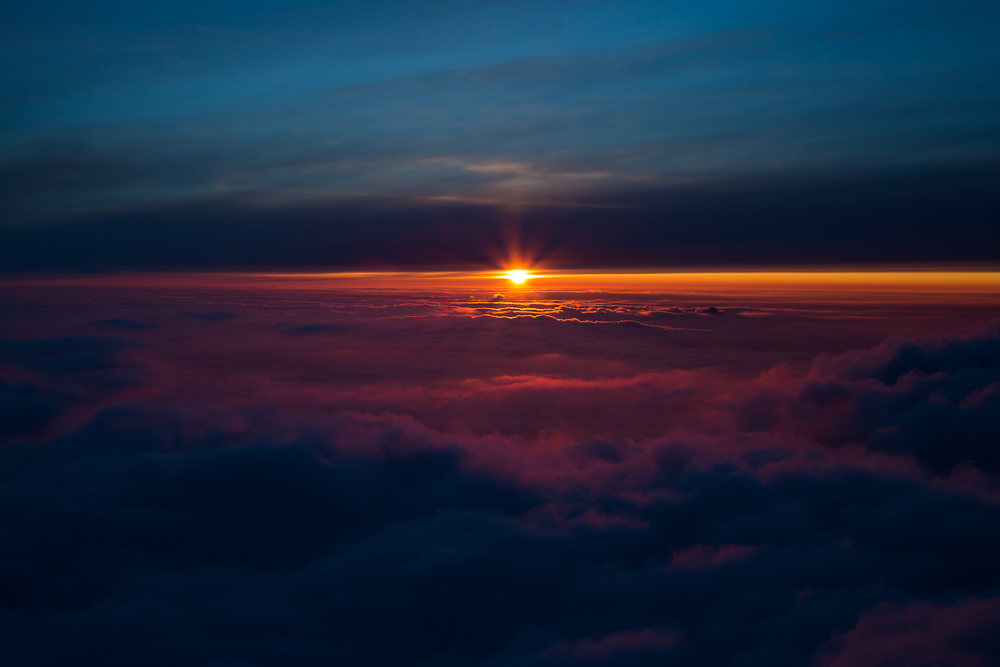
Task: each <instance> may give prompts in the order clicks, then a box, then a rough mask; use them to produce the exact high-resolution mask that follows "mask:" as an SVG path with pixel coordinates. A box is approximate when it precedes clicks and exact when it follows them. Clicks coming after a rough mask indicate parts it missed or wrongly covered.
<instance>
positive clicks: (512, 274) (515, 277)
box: [507, 271, 528, 285]
mask: <svg viewBox="0 0 1000 667" xmlns="http://www.w3.org/2000/svg"><path fill="white" fill-rule="evenodd" d="M507 279H508V280H510V281H511V282H513V283H517V284H518V285H520V284H521V283H523V282H524V281H525V280H527V279H528V272H527V271H508V272H507Z"/></svg>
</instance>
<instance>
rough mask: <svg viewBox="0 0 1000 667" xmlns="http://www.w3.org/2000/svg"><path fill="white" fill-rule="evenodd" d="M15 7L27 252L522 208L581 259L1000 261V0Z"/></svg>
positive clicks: (519, 213) (368, 226)
mask: <svg viewBox="0 0 1000 667" xmlns="http://www.w3.org/2000/svg"><path fill="white" fill-rule="evenodd" d="M0 12H2V14H0V25H2V28H0V30H2V33H0V44H2V46H0V49H2V51H0V52H2V53H3V56H2V57H3V59H4V61H5V63H6V67H4V68H3V72H2V75H0V76H2V79H0V85H2V91H3V92H2V100H3V106H2V111H0V114H2V116H0V117H2V128H3V129H2V133H0V155H2V156H3V158H2V163H0V170H2V172H3V185H2V186H0V204H2V207H3V212H4V213H3V223H2V224H3V227H2V229H0V236H2V237H3V238H4V239H5V243H4V244H3V245H6V246H7V248H8V251H7V253H6V254H5V253H2V252H0V260H2V261H3V262H4V263H5V264H7V265H8V266H9V267H11V268H37V267H46V266H62V265H66V266H71V265H80V266H82V265H87V264H93V263H96V264H100V265H105V264H106V265H115V264H132V265H136V266H144V265H149V266H164V265H178V266H188V265H214V264H219V265H239V264H251V265H257V264H260V265H281V264H293V265H300V264H301V265H321V264H323V262H324V259H323V258H324V257H330V258H331V259H330V261H331V262H332V263H334V264H356V263H364V262H366V261H369V259H371V258H375V259H377V260H384V261H387V262H390V263H392V262H395V263H407V262H412V261H415V260H414V258H413V257H412V256H404V255H405V253H403V254H401V253H400V249H399V246H400V243H401V242H400V239H401V238H404V237H406V238H409V239H410V241H409V242H410V244H411V246H412V242H413V238H414V237H416V238H420V239H424V240H427V245H428V248H427V253H428V254H426V256H427V257H429V258H430V259H428V262H431V263H434V262H438V263H441V262H446V261H476V260H477V259H479V256H478V255H477V250H476V247H477V245H478V244H480V241H479V240H478V239H479V238H480V237H482V236H484V235H485V236H489V234H490V233H491V232H490V229H491V228H492V226H495V224H496V220H497V219H498V218H502V219H504V220H510V219H511V216H514V217H516V218H517V220H518V224H520V225H523V226H524V227H525V228H527V231H526V232H525V234H527V235H528V236H530V235H531V233H532V232H531V230H532V229H539V228H542V227H545V228H546V229H545V231H544V233H540V234H541V236H544V237H545V238H547V239H559V240H558V241H553V243H556V244H557V245H558V244H565V243H569V244H572V243H573V240H574V238H576V246H574V248H575V249H574V250H573V255H574V258H575V261H578V262H582V263H587V262H588V260H591V259H592V260H593V261H595V262H598V263H601V262H604V263H608V262H611V263H615V262H617V263H623V264H629V263H634V262H641V263H655V262H656V257H661V258H662V259H663V261H666V262H674V263H677V262H681V261H682V259H683V258H682V257H680V256H675V255H670V254H669V253H667V254H666V255H664V254H663V253H660V254H659V255H656V253H654V257H644V256H643V253H642V252H641V250H642V249H643V248H650V247H657V248H661V249H666V248H673V249H674V250H676V249H677V248H679V247H683V250H684V252H683V253H681V254H682V255H683V256H684V257H689V258H690V257H697V261H698V262H700V263H709V264H711V263H722V264H726V263H734V262H742V263H747V262H750V263H753V262H755V261H756V262H763V263H775V262H777V263H782V262H784V263H787V262H793V261H796V260H797V259H800V258H801V259H802V260H803V261H823V262H837V261H846V262H850V261H865V262H878V261H930V262H933V261H948V262H960V261H963V260H967V261H978V262H983V261H987V262H989V261H995V260H996V259H998V258H1000V257H998V256H996V255H997V253H996V251H992V250H989V249H988V248H990V247H991V245H992V244H991V243H989V241H992V240H993V236H995V235H996V232H994V231H992V228H993V227H995V225H992V224H991V222H990V221H991V220H993V219H995V217H994V215H995V214H996V213H998V211H1000V208H998V207H997V203H996V192H995V190H996V188H995V186H994V185H993V183H995V182H996V179H995V176H996V175H997V174H998V170H997V164H998V163H1000V46H998V44H1000V40H997V39H996V35H997V34H998V33H1000V7H998V6H997V5H996V3H992V2H980V1H969V0H959V1H957V2H919V1H918V2H895V1H883V0H879V1H875V2H872V1H868V2H854V1H849V2H836V3H833V2H829V3H827V2H821V3H801V2H766V3H750V2H731V1H730V2H704V1H700V2H620V1H617V2H610V1H608V2H604V1H593V2H547V1H541V2H539V1H535V2H337V3H325V4H317V3H312V2H298V3H290V2H282V3H277V2H240V3H222V2H177V3H170V4H163V5H159V4H149V5H147V4H145V3H123V2H91V3H80V2H65V3H56V2H41V3H21V4H20V5H19V6H14V5H10V6H6V7H5V8H4V9H2V10H0ZM929 183H930V184H934V185H933V188H936V189H935V191H934V193H933V196H931V201H926V200H925V199H921V197H924V198H926V197H928V196H929V195H928V184H929ZM817 188H818V190H817ZM838 188H839V189H838ZM845 188H846V190H845ZM933 188H932V189H933ZM762 193H763V194H762ZM741 197H743V198H744V199H740V198H741ZM746 197H751V198H752V199H753V202H750V203H748V202H747V201H746V200H745V198H746ZM734 198H735V199H734ZM720 202H721V203H720ZM812 202H816V204H815V205H813V204H812ZM838 207H840V208H838ZM963 207H964V208H963ZM887 212H888V213H887ZM811 216H819V217H816V218H812V217H811ZM443 218H444V219H446V223H447V224H446V227H447V228H448V230H450V231H447V232H442V228H441V220H442V219H443ZM247 220H252V224H251V223H247V222H246V221H247ZM421 220H424V222H421ZM428 220H430V221H433V222H427V221H428ZM192 221H194V222H192ZM908 221H909V222H908ZM248 224H250V225H251V226H250V227H247V226H246V225H248ZM911 224H916V225H917V228H918V230H917V232H916V233H914V232H913V231H911V232H910V233H908V234H907V233H906V232H905V230H906V229H907V227H908V225H911ZM185 225H189V226H193V227H194V228H197V229H211V230H212V231H211V234H210V237H211V239H212V243H216V242H217V241H216V240H215V239H216V238H217V237H218V238H227V237H228V236H229V235H235V236H242V237H244V238H243V240H242V241H241V243H242V244H243V245H244V246H246V248H245V250H244V251H240V252H236V251H233V252H229V253H228V254H227V253H226V252H220V253H219V254H218V255H213V254H212V253H211V252H205V251H201V252H200V254H199V253H195V254H192V251H191V249H190V248H191V246H192V245H194V244H195V242H194V241H193V240H192V236H191V234H192V232H191V231H175V232H171V233H168V232H166V231H164V230H171V229H173V230H176V229H178V228H184V229H185V230H186V229H187V228H186V227H184V226H185ZM428 225H430V227H428ZM845 225H846V232H845V231H844V230H845ZM852 225H860V228H861V229H862V230H868V233H870V234H871V233H873V234H875V237H874V240H872V239H867V238H866V237H865V236H864V235H861V236H857V235H856V234H857V233H856V232H853V231H851V229H853V227H852ZM375 228H377V231H372V230H373V229H375ZM470 229H476V230H479V231H477V232H476V233H471V232H469V230H470ZM622 229H626V230H627V231H625V232H622V231H621V230H622ZM934 229H948V230H950V232H951V234H952V237H951V238H950V239H944V240H942V239H940V238H938V237H936V236H935V237H931V236H928V235H927V233H925V232H923V231H920V230H934ZM288 230H293V231H288ZM428 230H430V231H428ZM456 230H458V231H456ZM581 230H585V231H586V233H584V232H583V231H581ZM615 230H618V231H615ZM480 232H481V233H480ZM164 234H167V235H168V236H169V237H170V238H169V239H166V237H165V236H164ZM991 234H992V235H993V236H991ZM984 235H985V237H984ZM456 236H457V237H461V238H459V239H458V240H456V239H455V237H456ZM362 237H363V238H362ZM369 237H370V238H369ZM432 237H433V238H432ZM446 237H447V238H446ZM293 238H294V243H293V242H292V239H293ZM66 239H74V240H69V241H67V240H66ZM359 239H360V240H359ZM581 239H586V240H581ZM255 240H258V241H259V242H258V243H256V244H255V243H254V241H255ZM776 240H781V243H780V244H779V245H780V246H781V247H780V248H779V249H777V250H774V248H775V242H776ZM984 241H987V242H984ZM449 242H450V243H451V245H452V246H455V247H458V248H459V249H458V250H454V251H449V252H448V253H443V254H442V253H440V252H438V253H437V254H435V252H433V250H432V248H440V247H441V246H442V245H448V243H449ZM60 243H62V244H63V245H62V246H60ZM116 244H117V245H116ZM290 244H291V245H290ZM873 244H874V245H873ZM317 245H318V246H319V247H322V248H325V249H328V250H330V251H331V252H327V253H325V254H324V253H320V254H319V256H315V257H314V256H311V255H310V253H309V252H308V251H301V250H296V249H295V248H301V247H304V248H306V249H308V248H312V247H317ZM84 246H86V247H84ZM151 247H152V248H151ZM275 247H280V248H281V249H282V250H281V251H280V252H277V253H275V252H274V251H273V249H274V248H275ZM609 248H611V249H613V250H612V251H610V252H609V251H608V249H609ZM754 248H758V249H757V250H754ZM762 248H771V249H772V250H773V251H772V252H764V251H763V250H762ZM831 248H832V249H831ZM942 248H943V250H942ZM333 249H339V251H338V252H339V254H338V252H333ZM743 251H745V253H744V252H743ZM746 253H748V254H746ZM990 253H992V254H990ZM417 254H419V253H417ZM480 254H481V253H480ZM647 254H648V253H647ZM675 254H676V253H675ZM407 257H409V259H407ZM691 261H695V260H691ZM417 263H419V262H417Z"/></svg>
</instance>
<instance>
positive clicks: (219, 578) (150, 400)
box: [0, 290, 1000, 667]
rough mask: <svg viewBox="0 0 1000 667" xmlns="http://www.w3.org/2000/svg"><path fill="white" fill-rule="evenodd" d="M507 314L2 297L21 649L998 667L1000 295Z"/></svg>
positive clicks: (3, 596)
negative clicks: (982, 299) (971, 300)
mask: <svg viewBox="0 0 1000 667" xmlns="http://www.w3.org/2000/svg"><path fill="white" fill-rule="evenodd" d="M491 298H493V294H492V293H490V294H489V295H486V296H477V295H473V297H469V296H467V295H461V296H457V295H444V296H441V295H428V294H415V293H411V294H391V295H386V294H366V293H336V294H332V293H326V294H319V293H316V294H306V295H303V294H295V295H288V294H284V295H273V294H271V295H267V294H258V293H250V292H239V293H235V292H233V293H225V294H223V293H207V292H199V291H197V290H194V291H187V292H183V291H177V292H171V293H164V292H155V293H154V292H148V293H143V292H139V291H127V290H118V291H114V290H111V291H108V292H106V293H97V292H87V295H86V298H81V294H80V293H79V292H72V291H71V290H68V291H59V290H54V291H50V292H46V293H44V294H42V293H41V292H39V293H35V294H32V295H30V298H28V296H25V298H24V299H23V300H19V299H18V298H8V299H6V301H5V302H4V303H3V305H2V308H3V309H4V313H5V315H8V316H13V315H17V317H9V318H7V319H6V321H8V322H10V323H9V324H6V325H4V328H3V334H4V338H3V340H0V381H2V384H0V406H2V407H0V438H2V443H3V444H2V446H0V517H2V521H0V579H2V582H0V591H2V593H0V647H2V648H0V655H2V658H3V662H4V664H8V665H64V664H66V665H68V664H73V665H81V664H84V665H86V664H94V665H98V664H100V665H118V664H121V665H133V664H148V665H160V664H162V665H210V666H213V667H222V666H236V665H288V664H294V665H312V664H317V665H318V664H323V665H326V664H330V663H332V662H335V663H337V664H358V665H405V664H413V665H470V664H474V665H536V664H537V665H567V664H588V665H589V664H613V665H646V664H650V665H652V664H656V665H661V664H676V665H732V666H746V665H769V666H772V665H818V666H822V667H828V666H839V665H862V666H868V665H872V666H874V665H894V664H907V665H977V666H978V665H996V664H998V660H1000V640H998V637H1000V565H998V564H997V559H996V553H997V552H998V549H1000V445H998V444H997V443H1000V324H998V323H996V322H989V321H988V317H987V316H986V315H988V313H989V312H990V309H989V308H981V309H975V308H969V309H966V310H964V311H960V309H958V310H956V309H954V308H953V309H951V310H949V309H948V307H946V306H943V305H941V304H938V305H935V306H933V307H932V306H929V305H926V304H924V305H920V304H918V305H913V304H906V305H905V306H899V305H896V306H886V305H885V304H883V305H880V306H878V307H875V306H872V305H871V304H868V305H865V306H864V307H861V306H859V305H857V304H853V305H847V306H844V305H841V306H838V307H836V308H834V307H820V306H817V305H816V304H794V305H790V304H788V303H784V304H782V305H781V307H777V306H775V305H774V304H764V303H744V304H743V305H739V306H738V305H735V304H734V303H730V302H724V300H719V299H716V300H714V301H711V300H709V301H705V300H704V298H706V297H698V298H700V299H703V300H701V301H697V302H696V301H692V300H691V298H688V299H683V298H675V299H672V300H671V299H666V298H663V299H653V298H651V297H642V296H631V297H623V296H621V295H617V296H615V295H589V296H587V297H586V298H584V297H581V296H579V295H576V296H572V297H570V296H566V297H565V298H553V297H546V298H540V297H539V298H536V299H528V298H522V299H517V298H507V299H504V300H502V301H492V302H491V301H490V299H491ZM692 298H693V297H692ZM943 322H947V323H951V326H942V323H943ZM894 331H896V332H897V333H893V332H894ZM899 332H902V333H899ZM880 340H881V342H879V341H880Z"/></svg>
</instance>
